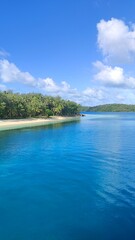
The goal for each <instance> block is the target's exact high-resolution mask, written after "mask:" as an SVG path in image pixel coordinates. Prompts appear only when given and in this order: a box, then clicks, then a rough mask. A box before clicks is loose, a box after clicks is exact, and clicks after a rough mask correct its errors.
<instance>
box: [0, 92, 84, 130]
mask: <svg viewBox="0 0 135 240" xmlns="http://www.w3.org/2000/svg"><path fill="white" fill-rule="evenodd" d="M79 113H80V105H79V104H77V103H75V102H73V101H69V100H64V99H62V98H61V97H59V96H57V97H52V96H44V95H42V94H39V93H27V94H20V93H13V92H12V91H4V92H0V131H2V130H9V129H18V128H24V127H35V126H44V125H50V124H56V123H62V122H69V121H70V122H71V121H77V120H79V119H80V114H79Z"/></svg>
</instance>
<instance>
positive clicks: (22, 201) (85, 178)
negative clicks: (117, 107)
mask: <svg viewBox="0 0 135 240" xmlns="http://www.w3.org/2000/svg"><path fill="white" fill-rule="evenodd" d="M134 136H135V114H133V113H127V114H125V113H123V114H122V113H118V114H117V113H114V114H111V113H110V114H107V113H105V114H99V113H98V114H92V113H91V114H89V115H86V117H84V118H82V120H81V122H73V123H66V124H57V125H56V124H55V125H50V126H48V127H47V126H46V127H38V128H35V129H33V128H32V129H22V130H16V131H9V132H1V133H0V193H1V194H0V239H2V240H18V239H19V240H24V239H25V240H26V239H31V240H37V239H40V240H44V239H47V240H51V239H52V240H54V239H55V240H63V239H64V240H69V239H70V240H81V239H82V240H89V239H92V240H98V239H101V240H102V239H103V240H106V239H107V240H114V239H122V240H123V239H125V240H134V239H135V230H134V222H135V178H134V176H135V161H134V156H135V148H134Z"/></svg>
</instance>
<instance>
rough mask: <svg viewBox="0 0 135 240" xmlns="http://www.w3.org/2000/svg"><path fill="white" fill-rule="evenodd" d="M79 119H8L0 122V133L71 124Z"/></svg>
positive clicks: (54, 117)
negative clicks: (63, 123)
mask: <svg viewBox="0 0 135 240" xmlns="http://www.w3.org/2000/svg"><path fill="white" fill-rule="evenodd" d="M79 119H80V117H79V116H76V117H61V116H53V117H50V118H47V119H43V118H38V119H37V118H29V119H10V120H0V131H5V130H11V129H20V128H26V127H36V126H45V125H50V124H55V123H62V122H72V121H77V120H79Z"/></svg>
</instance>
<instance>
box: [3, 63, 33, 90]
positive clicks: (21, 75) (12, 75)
mask: <svg viewBox="0 0 135 240" xmlns="http://www.w3.org/2000/svg"><path fill="white" fill-rule="evenodd" d="M0 80H1V81H2V82H4V83H8V82H22V83H24V84H30V85H34V83H35V78H34V77H33V76H32V75H31V74H30V73H28V72H22V71H21V70H20V69H19V68H18V67H17V66H16V65H15V64H14V63H10V62H9V61H8V60H5V59H4V60H0Z"/></svg>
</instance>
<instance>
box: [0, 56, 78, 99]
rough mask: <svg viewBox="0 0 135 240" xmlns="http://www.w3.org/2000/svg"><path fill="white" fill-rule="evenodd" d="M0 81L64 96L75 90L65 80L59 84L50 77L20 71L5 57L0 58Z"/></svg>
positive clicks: (73, 92)
mask: <svg viewBox="0 0 135 240" xmlns="http://www.w3.org/2000/svg"><path fill="white" fill-rule="evenodd" d="M0 82H1V83H2V84H3V83H4V84H11V83H21V84H24V85H28V86H30V87H34V88H35V89H37V90H40V91H42V92H44V93H46V94H47V93H48V94H53V95H60V96H65V97H66V96H67V97H68V96H69V95H72V94H75V93H76V91H77V90H76V89H74V88H71V86H70V84H68V83H67V82H66V81H62V82H61V84H59V85H58V84H57V83H56V82H55V81H54V80H53V79H52V78H48V77H47V78H35V77H33V76H32V75H31V74H30V73H29V72H23V71H21V70H20V69H19V68H18V67H17V66H16V65H15V64H14V63H11V62H9V61H8V60H5V59H3V60H0ZM1 86H4V85H1ZM1 88H2V87H1Z"/></svg>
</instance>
